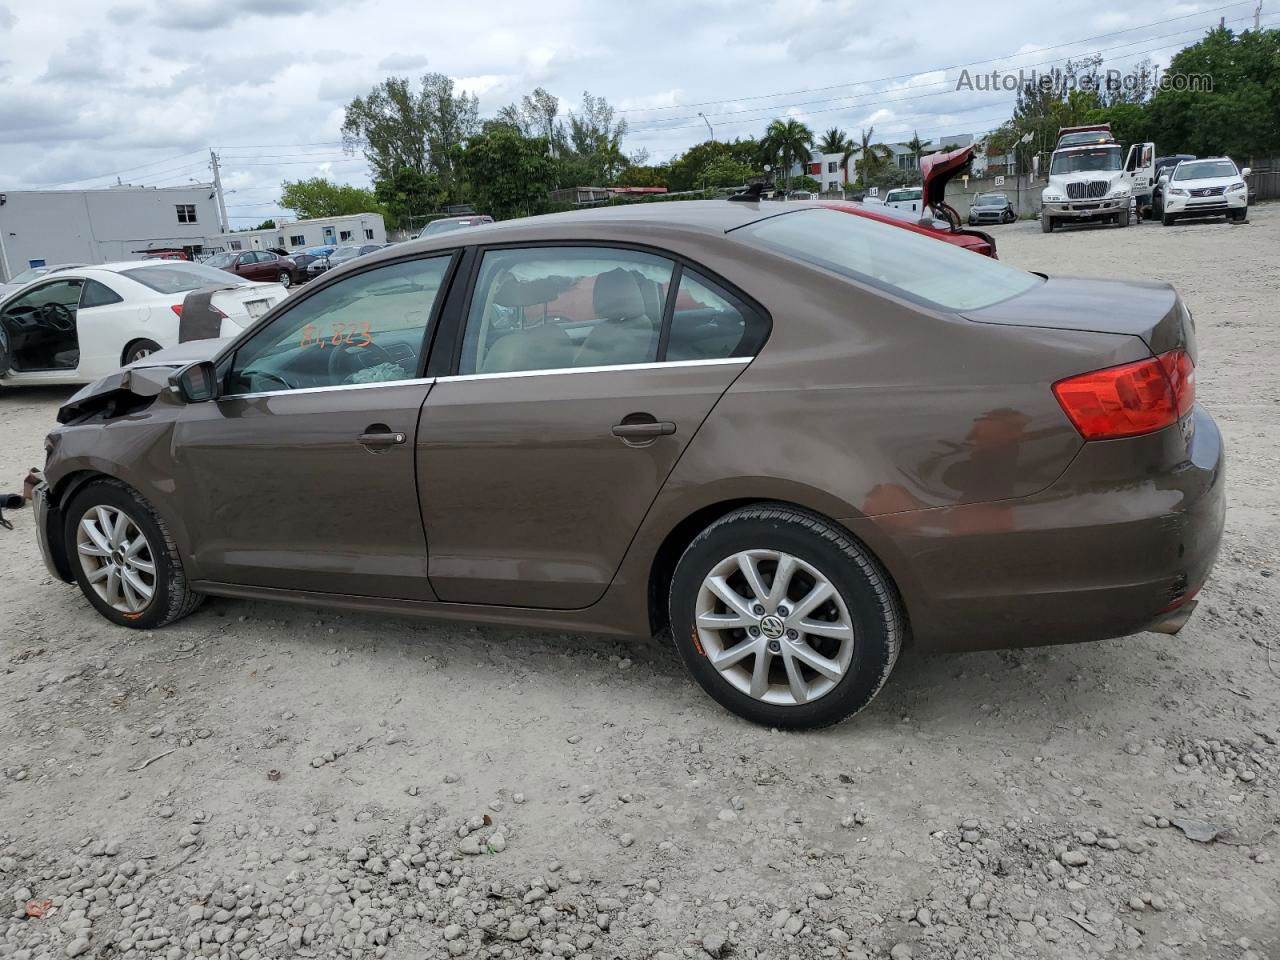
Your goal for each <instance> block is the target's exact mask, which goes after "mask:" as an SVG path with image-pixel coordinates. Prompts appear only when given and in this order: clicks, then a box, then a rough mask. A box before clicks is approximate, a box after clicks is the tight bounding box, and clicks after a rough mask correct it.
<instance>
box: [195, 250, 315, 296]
mask: <svg viewBox="0 0 1280 960" xmlns="http://www.w3.org/2000/svg"><path fill="white" fill-rule="evenodd" d="M205 264H206V265H207V266H210V267H217V268H218V269H219V270H225V271H227V273H234V274H235V275H236V276H237V277H243V278H244V279H245V280H262V281H265V282H267V283H278V284H280V285H281V286H282V287H289V286H292V285H293V284H295V283H297V282H298V280H299V275H298V265H297V264H296V263H294V261H293V258H292V257H282V256H280V255H279V254H278V253H272V252H271V251H270V250H242V251H240V252H239V253H237V252H236V251H234V250H232V251H229V252H227V253H220V254H218V255H217V256H214V257H210V258H209V259H208V260H206V261H205Z"/></svg>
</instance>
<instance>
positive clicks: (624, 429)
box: [613, 420, 676, 439]
mask: <svg viewBox="0 0 1280 960" xmlns="http://www.w3.org/2000/svg"><path fill="white" fill-rule="evenodd" d="M675 432H676V425H675V424H674V423H672V422H671V421H670V420H657V421H649V422H645V423H619V424H615V425H614V428H613V435H614V436H615V437H622V438H623V439H627V438H631V437H645V438H648V437H666V436H670V435H671V434H673V433H675Z"/></svg>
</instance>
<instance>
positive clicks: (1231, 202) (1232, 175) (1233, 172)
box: [1160, 157, 1249, 227]
mask: <svg viewBox="0 0 1280 960" xmlns="http://www.w3.org/2000/svg"><path fill="white" fill-rule="evenodd" d="M1248 175H1249V168H1248V167H1245V168H1244V169H1243V170H1238V169H1236V165H1235V161H1233V160H1232V159H1231V158H1230V157H1207V158H1205V159H1203V160H1183V161H1182V162H1181V163H1180V164H1178V165H1177V166H1176V167H1174V168H1173V170H1172V171H1171V172H1170V173H1166V174H1162V175H1161V177H1160V182H1161V183H1162V184H1163V185H1164V215H1163V217H1162V218H1161V219H1162V222H1163V223H1164V225H1165V226H1166V227H1168V226H1172V224H1173V222H1174V221H1175V220H1178V219H1179V218H1182V219H1186V218H1190V217H1216V216H1217V215H1218V214H1223V213H1225V214H1226V215H1227V219H1228V220H1234V221H1237V222H1239V221H1241V220H1244V219H1245V217H1247V216H1248V215H1249V188H1248V186H1247V185H1246V184H1245V182H1244V178H1245V177H1247V176H1248Z"/></svg>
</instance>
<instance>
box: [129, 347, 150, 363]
mask: <svg viewBox="0 0 1280 960" xmlns="http://www.w3.org/2000/svg"><path fill="white" fill-rule="evenodd" d="M149 356H151V348H150V347H134V348H133V349H132V350H131V351H129V357H130V359H129V362H130V363H134V362H136V361H138V360H141V359H142V358H143V357H149Z"/></svg>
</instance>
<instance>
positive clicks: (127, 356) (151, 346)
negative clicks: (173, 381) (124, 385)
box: [120, 340, 160, 367]
mask: <svg viewBox="0 0 1280 960" xmlns="http://www.w3.org/2000/svg"><path fill="white" fill-rule="evenodd" d="M159 349H160V344H158V343H156V342H155V341H154V340H135V341H133V343H131V344H129V345H128V346H127V347H125V348H124V353H123V354H121V356H120V366H122V367H127V366H128V365H129V364H131V363H133V362H134V361H136V360H141V359H142V358H143V357H149V356H151V354H153V353H155V352H156V351H157V350H159Z"/></svg>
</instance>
